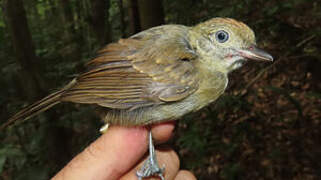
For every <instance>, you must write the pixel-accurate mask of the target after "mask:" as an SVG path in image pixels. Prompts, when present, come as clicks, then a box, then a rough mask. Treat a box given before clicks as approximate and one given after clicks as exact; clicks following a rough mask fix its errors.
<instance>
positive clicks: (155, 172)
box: [136, 131, 165, 180]
mask: <svg viewBox="0 0 321 180" xmlns="http://www.w3.org/2000/svg"><path fill="white" fill-rule="evenodd" d="M164 171H165V167H162V168H160V167H159V165H158V162H157V158H156V154H155V148H154V145H153V138H152V133H151V131H150V132H149V157H148V159H147V160H146V161H145V162H144V164H143V166H142V167H141V169H140V170H139V171H137V172H136V175H137V177H138V180H142V179H143V178H147V177H151V176H158V177H160V178H161V180H165V178H164V175H163V173H164Z"/></svg>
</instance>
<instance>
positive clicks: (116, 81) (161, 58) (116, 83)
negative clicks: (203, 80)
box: [62, 34, 198, 109]
mask: <svg viewBox="0 0 321 180" xmlns="http://www.w3.org/2000/svg"><path fill="white" fill-rule="evenodd" d="M190 47H191V46H190V45H189V44H188V41H187V40H186V39H184V37H176V38H173V37H172V38H170V37H169V38H168V37H162V36H161V35H160V36H154V37H152V38H151V37H148V38H144V34H143V35H140V36H134V37H132V38H129V39H121V40H119V41H118V42H117V43H113V44H110V45H107V46H106V47H105V48H104V49H102V50H101V51H99V53H98V56H97V57H96V58H94V59H93V60H92V61H90V62H89V63H88V67H89V70H88V71H87V72H85V73H83V74H82V75H80V76H79V77H78V78H77V79H76V82H75V83H74V84H73V85H71V87H70V88H69V89H68V90H66V91H65V93H64V94H63V96H62V100H63V101H72V102H78V103H93V104H98V105H101V106H105V107H110V108H117V109H135V108H137V107H142V106H149V105H156V104H161V103H166V102H172V101H178V100H181V99H183V98H185V97H187V96H188V95H190V94H191V93H193V92H194V91H195V90H197V87H198V80H197V76H196V69H195V67H194V66H193V64H192V62H191V61H193V60H194V59H195V58H196V56H197V55H196V54H195V53H194V52H193V50H192V49H191V48H190Z"/></svg>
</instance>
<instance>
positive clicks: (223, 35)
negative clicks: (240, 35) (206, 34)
mask: <svg viewBox="0 0 321 180" xmlns="http://www.w3.org/2000/svg"><path fill="white" fill-rule="evenodd" d="M215 38H216V40H217V41H218V42H219V43H225V42H226V41H227V40H228V38H229V35H228V33H227V32H226V31H224V30H220V31H217V32H216V33H215Z"/></svg>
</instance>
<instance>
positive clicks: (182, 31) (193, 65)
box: [1, 17, 273, 179]
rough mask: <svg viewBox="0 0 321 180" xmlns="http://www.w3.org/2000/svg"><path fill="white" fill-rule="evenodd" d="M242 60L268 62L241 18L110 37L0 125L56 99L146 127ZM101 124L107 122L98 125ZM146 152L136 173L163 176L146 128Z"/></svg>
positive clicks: (207, 91) (176, 111)
mask: <svg viewBox="0 0 321 180" xmlns="http://www.w3.org/2000/svg"><path fill="white" fill-rule="evenodd" d="M247 60H257V61H270V62H271V61H273V57H272V56H271V55H270V54H268V53H267V52H265V51H264V50H262V49H260V48H258V47H257V45H256V39H255V35H254V32H253V30H252V29H251V28H250V27H249V26H247V25H246V24H244V23H243V22H241V21H238V20H235V19H231V18H222V17H215V18H211V19H209V20H207V21H205V22H202V23H199V24H196V25H195V26H184V25H177V24H168V25H161V26H157V27H153V28H150V29H147V30H145V31H142V32H139V33H137V34H135V35H132V36H130V37H128V38H126V39H120V40H118V41H117V42H114V43H110V44H108V45H106V46H105V47H103V48H102V49H101V50H99V51H98V52H97V55H96V56H95V57H94V58H92V60H90V61H89V62H88V63H87V64H86V70H85V71H84V72H83V73H81V74H79V75H78V76H77V77H76V78H74V79H73V80H72V81H71V82H70V83H69V84H67V85H66V86H65V87H63V88H62V89H61V90H59V91H57V92H54V93H52V94H50V95H48V96H47V97H45V98H43V99H41V100H40V101H37V102H35V103H34V104H31V105H30V106H27V107H26V108H24V109H22V110H21V111H19V112H18V113H17V114H15V115H14V116H12V117H11V118H10V119H9V120H8V121H7V122H6V123H4V124H3V125H2V126H1V129H3V128H5V127H7V126H9V125H11V124H13V123H14V122H16V121H20V120H26V119H29V118H31V117H33V116H35V115H37V114H39V113H41V112H43V111H45V110H47V109H49V108H51V107H52V106H54V105H56V104H58V103H60V102H73V103H83V104H95V105H98V106H101V107H103V108H104V113H105V114H104V116H103V118H102V119H103V121H104V122H105V123H106V124H107V125H109V124H110V125H120V126H149V125H151V124H157V123H161V122H166V121H172V120H177V119H179V118H180V117H182V116H183V115H185V114H187V113H191V112H195V111H198V110H200V109H201V108H203V107H204V106H207V105H209V104H210V103H212V102H214V101H215V100H217V98H218V97H220V96H221V95H222V94H223V93H224V91H225V89H226V87H227V84H228V74H229V72H231V71H233V70H236V69H238V68H240V67H242V65H243V64H244V62H246V61H247ZM102 129H105V128H102ZM148 137H149V138H148V141H149V158H148V159H147V161H145V163H144V165H143V167H142V168H141V169H140V170H139V171H137V173H136V175H137V177H138V179H142V178H145V177H149V176H153V175H158V176H159V177H161V179H164V176H163V172H164V169H163V168H160V167H159V165H158V163H157V159H156V156H155V152H154V146H153V142H152V135H151V132H150V131H149V136H148Z"/></svg>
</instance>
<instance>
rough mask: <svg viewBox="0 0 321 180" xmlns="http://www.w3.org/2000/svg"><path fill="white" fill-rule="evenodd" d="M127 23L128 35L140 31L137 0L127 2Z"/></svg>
mask: <svg viewBox="0 0 321 180" xmlns="http://www.w3.org/2000/svg"><path fill="white" fill-rule="evenodd" d="M128 4H129V8H128V11H129V12H128V14H129V22H130V34H136V33H138V32H139V31H141V27H140V20H139V10H138V2H137V0H129V3H128Z"/></svg>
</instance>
